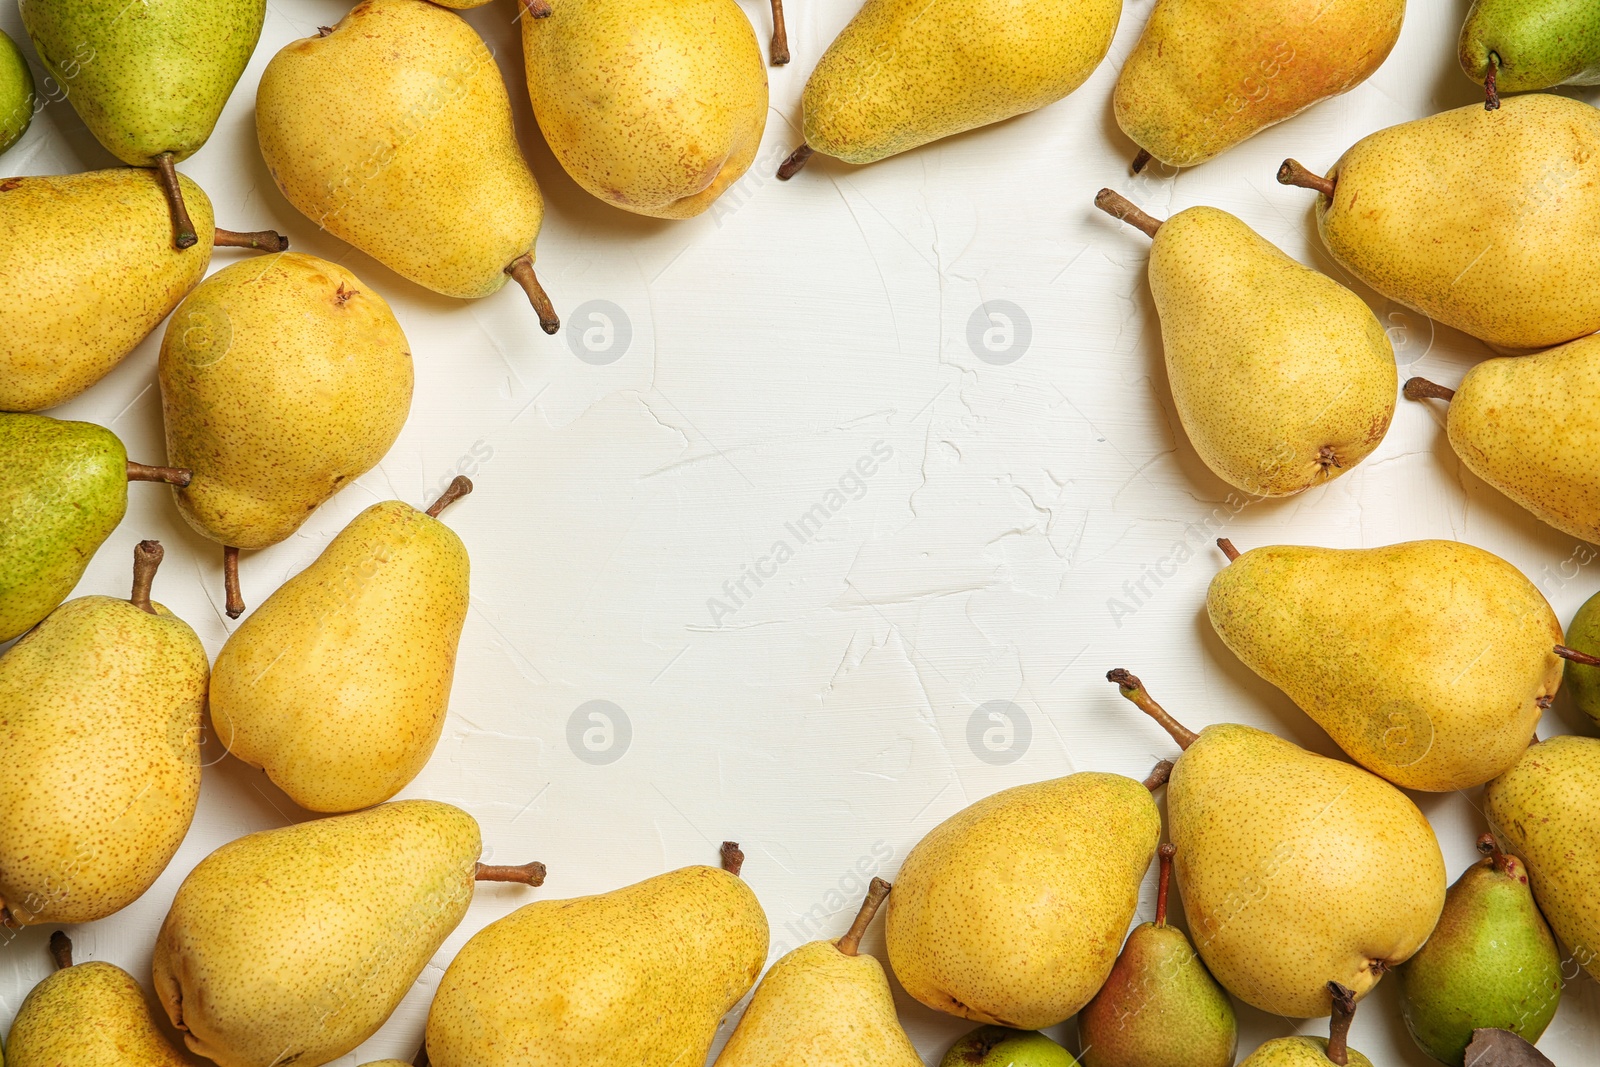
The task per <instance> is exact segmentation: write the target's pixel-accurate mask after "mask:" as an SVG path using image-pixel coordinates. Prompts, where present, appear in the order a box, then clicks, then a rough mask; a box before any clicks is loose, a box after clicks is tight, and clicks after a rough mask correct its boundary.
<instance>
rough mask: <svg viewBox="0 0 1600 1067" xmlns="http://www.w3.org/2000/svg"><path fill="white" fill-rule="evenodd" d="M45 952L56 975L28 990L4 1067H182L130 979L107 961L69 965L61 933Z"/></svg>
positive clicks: (182, 1059) (185, 1061) (68, 944)
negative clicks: (51, 962) (121, 1066)
mask: <svg viewBox="0 0 1600 1067" xmlns="http://www.w3.org/2000/svg"><path fill="white" fill-rule="evenodd" d="M50 953H51V955H52V956H53V957H54V958H55V962H56V967H57V968H58V970H57V971H56V972H55V973H54V974H52V975H51V976H50V977H49V978H46V979H45V980H44V981H42V982H40V983H39V984H38V985H36V986H34V987H33V991H32V992H31V993H29V994H28V998H27V999H26V1000H24V1001H23V1002H22V1007H21V1008H20V1009H19V1010H18V1011H17V1017H16V1019H15V1021H13V1022H12V1024H11V1060H10V1063H11V1067H108V1065H110V1064H118V1065H127V1067H189V1065H190V1063H191V1061H190V1060H189V1058H188V1057H187V1056H185V1055H183V1053H181V1052H179V1051H178V1050H177V1049H175V1048H173V1047H172V1042H170V1041H168V1040H167V1037H166V1035H165V1034H163V1033H162V1032H161V1031H160V1030H159V1029H158V1028H157V1027H156V1020H155V1016H154V1015H152V1014H151V1012H150V1005H149V1004H148V1003H147V1002H146V1001H145V999H144V990H142V989H140V988H139V983H138V982H136V981H134V980H133V976H132V975H130V974H129V973H128V972H127V971H124V970H123V969H122V968H120V967H113V966H112V965H111V964H109V963H99V962H95V963H80V964H77V965H74V964H73V962H72V941H71V940H70V939H69V938H68V937H67V935H66V934H64V933H62V932H61V931H60V930H57V931H56V932H55V933H54V934H53V935H51V937H50ZM0 1067H4V1065H3V1062H0Z"/></svg>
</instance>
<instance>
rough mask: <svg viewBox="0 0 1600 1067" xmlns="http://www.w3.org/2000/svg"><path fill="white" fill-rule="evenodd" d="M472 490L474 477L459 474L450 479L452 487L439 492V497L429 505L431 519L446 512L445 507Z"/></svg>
mask: <svg viewBox="0 0 1600 1067" xmlns="http://www.w3.org/2000/svg"><path fill="white" fill-rule="evenodd" d="M470 492H472V479H471V478H468V477H467V476H466V475H464V474H458V475H456V476H455V477H454V478H452V479H450V487H449V488H448V489H446V490H445V491H444V492H443V493H440V494H439V499H438V500H435V501H434V502H433V503H432V504H430V505H428V511H427V515H428V518H430V519H437V518H438V517H439V516H440V515H442V514H444V509H445V508H447V507H449V506H450V505H451V504H454V503H455V502H456V501H457V500H460V499H461V498H462V497H464V496H466V495H467V494H468V493H470Z"/></svg>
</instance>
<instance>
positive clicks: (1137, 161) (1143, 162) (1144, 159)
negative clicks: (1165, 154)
mask: <svg viewBox="0 0 1600 1067" xmlns="http://www.w3.org/2000/svg"><path fill="white" fill-rule="evenodd" d="M1150 159H1151V155H1150V153H1149V152H1147V151H1145V150H1144V149H1143V148H1141V149H1139V154H1138V155H1136V156H1134V157H1133V172H1134V173H1135V174H1138V173H1140V172H1141V171H1143V170H1144V168H1146V167H1148V166H1149V165H1150Z"/></svg>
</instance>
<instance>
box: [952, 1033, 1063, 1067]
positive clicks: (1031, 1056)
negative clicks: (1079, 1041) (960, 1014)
mask: <svg viewBox="0 0 1600 1067" xmlns="http://www.w3.org/2000/svg"><path fill="white" fill-rule="evenodd" d="M939 1067H1078V1061H1077V1060H1075V1059H1073V1058H1072V1053H1070V1052H1068V1051H1067V1050H1066V1049H1064V1048H1062V1047H1061V1046H1060V1045H1058V1044H1056V1043H1055V1042H1054V1041H1051V1040H1050V1039H1049V1038H1048V1037H1045V1036H1044V1035H1043V1034H1041V1033H1039V1032H1038V1031H1037V1030H1012V1029H1010V1028H1009V1027H1005V1026H980V1027H978V1028H977V1029H976V1030H974V1031H972V1032H971V1033H969V1034H967V1035H966V1036H965V1037H963V1038H962V1039H961V1040H959V1041H957V1042H956V1043H955V1044H954V1045H951V1046H950V1051H948V1052H946V1053H945V1054H944V1059H942V1060H940V1061H939Z"/></svg>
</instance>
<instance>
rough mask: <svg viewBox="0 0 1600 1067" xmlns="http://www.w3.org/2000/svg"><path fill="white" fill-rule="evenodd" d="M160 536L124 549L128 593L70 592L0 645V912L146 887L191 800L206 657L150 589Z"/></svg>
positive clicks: (98, 910) (71, 905)
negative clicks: (124, 596)
mask: <svg viewBox="0 0 1600 1067" xmlns="http://www.w3.org/2000/svg"><path fill="white" fill-rule="evenodd" d="M161 556H162V551H161V545H160V543H159V542H156V541H141V542H140V543H139V546H138V547H137V548H136V549H134V554H133V558H134V564H133V595H132V597H131V598H129V599H128V600H118V599H116V598H114V597H107V596H87V597H79V598H78V599H76V600H69V601H67V602H66V603H65V604H63V605H61V606H60V607H59V608H57V609H56V610H55V611H53V612H51V613H50V615H49V617H47V618H46V619H45V620H44V621H43V622H41V623H40V624H39V625H38V626H36V627H34V628H33V629H32V630H30V631H28V633H27V634H26V635H25V636H24V637H23V638H22V639H21V640H20V641H18V642H17V643H16V644H15V645H13V646H12V647H11V650H10V651H9V652H7V653H6V654H5V655H4V656H0V752H3V753H4V754H5V755H4V757H3V758H0V922H3V923H4V924H5V925H9V926H27V925H34V924H39V923H86V922H92V921H94V920H95V919H102V918H104V917H105V916H107V915H110V914H112V913H113V912H116V911H119V910H121V909H122V908H125V907H127V906H128V905H129V904H131V903H133V902H134V901H135V900H137V899H138V898H139V897H140V896H141V895H142V894H143V893H144V891H145V890H146V889H149V888H150V886H151V884H152V883H154V882H155V880H156V878H157V877H159V876H160V874H161V872H162V871H164V870H165V869H166V867H167V863H168V861H170V860H171V859H172V856H173V853H175V852H177V851H178V846H179V845H180V844H181V843H182V842H183V838H184V835H185V834H186V833H188V830H189V822H190V820H192V819H193V818H194V809H195V804H196V802H197V801H198V800H199V798H200V747H199V746H200V714H201V711H202V709H203V708H204V707H205V699H206V675H207V670H208V667H209V664H208V663H207V661H206V652H205V649H204V648H203V647H202V646H201V644H200V639H199V638H198V637H196V636H195V632H194V631H193V630H191V629H189V626H188V624H186V623H185V622H184V621H183V620H182V619H179V618H177V617H176V616H174V615H173V614H172V613H171V612H169V611H168V610H167V609H166V608H164V607H162V606H161V605H160V604H156V603H153V602H152V601H151V600H150V584H151V582H152V580H153V579H154V578H155V573H156V568H157V567H158V566H159V565H160V563H161Z"/></svg>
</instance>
